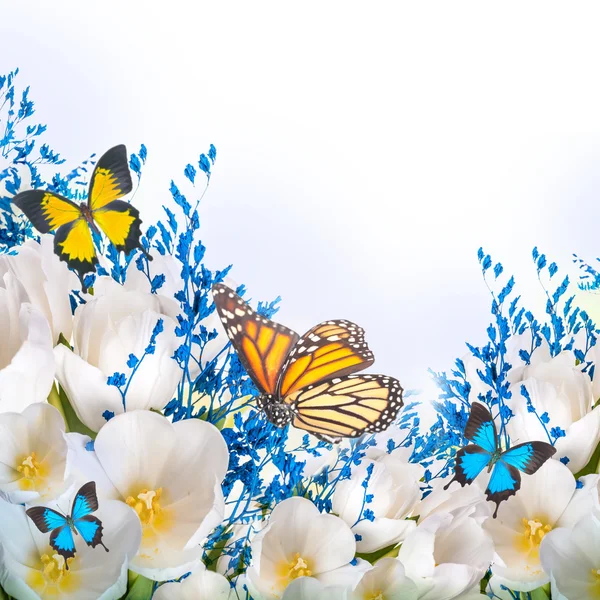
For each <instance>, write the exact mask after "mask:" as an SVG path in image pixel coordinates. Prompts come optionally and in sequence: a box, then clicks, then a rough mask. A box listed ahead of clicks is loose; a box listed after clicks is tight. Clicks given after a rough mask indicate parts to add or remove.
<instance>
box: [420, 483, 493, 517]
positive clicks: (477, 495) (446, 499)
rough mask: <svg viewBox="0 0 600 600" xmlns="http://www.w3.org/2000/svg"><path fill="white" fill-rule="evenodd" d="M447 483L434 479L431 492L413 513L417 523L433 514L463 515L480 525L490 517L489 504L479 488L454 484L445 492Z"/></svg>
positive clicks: (477, 486)
mask: <svg viewBox="0 0 600 600" xmlns="http://www.w3.org/2000/svg"><path fill="white" fill-rule="evenodd" d="M447 482H448V481H447V479H446V480H444V479H434V480H433V481H432V482H431V485H432V487H433V490H432V491H431V493H430V494H429V495H428V496H427V497H426V498H424V499H423V500H421V502H420V503H419V505H418V506H417V507H416V508H415V510H414V513H415V514H416V515H419V521H423V520H424V519H426V518H427V517H428V516H430V515H432V514H435V513H452V514H454V515H457V516H458V515H460V514H462V513H464V514H466V515H468V516H470V517H472V518H474V519H475V520H476V521H477V522H478V523H479V524H482V523H483V522H484V521H485V520H486V519H487V518H489V517H491V516H492V510H491V508H490V504H489V503H488V501H487V500H486V497H485V494H484V492H483V488H482V487H481V486H479V485H467V486H465V487H459V486H458V485H457V484H454V485H452V486H451V487H450V488H449V489H447V490H445V489H444V486H445V485H446V483H447Z"/></svg>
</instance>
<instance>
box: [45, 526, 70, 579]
mask: <svg viewBox="0 0 600 600" xmlns="http://www.w3.org/2000/svg"><path fill="white" fill-rule="evenodd" d="M50 546H51V547H52V548H54V550H56V552H58V554H60V555H61V556H63V557H64V559H65V561H66V560H67V558H73V557H74V556H75V540H74V539H73V532H72V531H71V528H70V527H69V526H68V525H63V526H62V527H59V528H58V529H55V530H54V531H53V532H52V533H51V534H50ZM65 566H66V568H67V569H68V568H69V565H68V564H66V563H65Z"/></svg>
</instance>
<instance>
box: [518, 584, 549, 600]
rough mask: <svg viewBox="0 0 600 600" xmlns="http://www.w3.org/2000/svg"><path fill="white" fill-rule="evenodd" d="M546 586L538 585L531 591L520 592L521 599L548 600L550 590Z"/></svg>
mask: <svg viewBox="0 0 600 600" xmlns="http://www.w3.org/2000/svg"><path fill="white" fill-rule="evenodd" d="M546 588H547V586H543V587H539V588H537V589H536V590H533V592H521V600H550V590H546Z"/></svg>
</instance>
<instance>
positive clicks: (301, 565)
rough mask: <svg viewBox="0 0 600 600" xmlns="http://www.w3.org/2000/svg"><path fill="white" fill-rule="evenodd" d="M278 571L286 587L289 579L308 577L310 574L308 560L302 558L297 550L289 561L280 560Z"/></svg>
mask: <svg viewBox="0 0 600 600" xmlns="http://www.w3.org/2000/svg"><path fill="white" fill-rule="evenodd" d="M278 572H279V573H278V574H279V576H280V577H281V579H283V580H284V583H285V584H286V587H287V584H288V583H289V582H290V581H292V580H294V579H298V577H310V576H311V575H312V571H311V570H310V567H309V564H308V561H306V560H305V559H304V558H302V557H301V556H300V553H299V552H296V554H295V555H294V558H293V559H292V560H291V561H290V562H285V561H284V562H282V563H281V564H280V565H279V568H278Z"/></svg>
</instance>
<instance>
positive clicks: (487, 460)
mask: <svg viewBox="0 0 600 600" xmlns="http://www.w3.org/2000/svg"><path fill="white" fill-rule="evenodd" d="M464 436H465V438H467V440H469V441H471V442H474V443H472V444H468V445H467V446H464V447H463V448H461V449H460V450H458V452H457V453H456V464H455V468H454V477H453V478H452V480H451V481H450V482H449V483H448V484H446V485H445V486H444V489H447V488H448V487H449V486H450V484H451V483H452V482H453V481H458V482H459V483H460V485H461V486H465V485H466V484H468V483H472V482H473V481H474V480H475V479H476V478H477V476H478V475H479V474H480V473H482V472H483V470H484V469H485V468H486V467H487V472H488V473H491V474H492V476H491V477H490V480H489V483H488V486H487V488H486V497H487V499H488V500H490V501H492V502H495V503H496V509H495V511H494V517H496V516H497V514H498V507H499V506H500V503H501V502H502V501H504V500H507V499H508V498H510V497H511V496H514V495H515V494H516V493H517V491H518V490H519V489H520V487H521V474H520V471H521V472H523V473H525V474H527V475H532V474H533V473H535V472H536V471H537V470H538V469H539V468H540V467H541V466H542V465H543V464H544V463H545V462H546V460H548V459H549V458H550V457H551V456H553V455H554V453H555V452H556V449H555V448H554V447H553V446H551V445H550V444H547V443H546V442H539V441H533V442H525V443H523V444H518V445H517V446H511V447H510V448H508V449H506V450H502V448H501V447H500V445H499V442H498V434H497V432H496V425H495V424H494V419H493V418H492V414H491V413H490V411H489V410H488V408H487V407H486V406H485V405H483V404H481V403H480V402H473V403H472V404H471V414H470V415H469V419H468V421H467V425H466V427H465V432H464Z"/></svg>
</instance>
